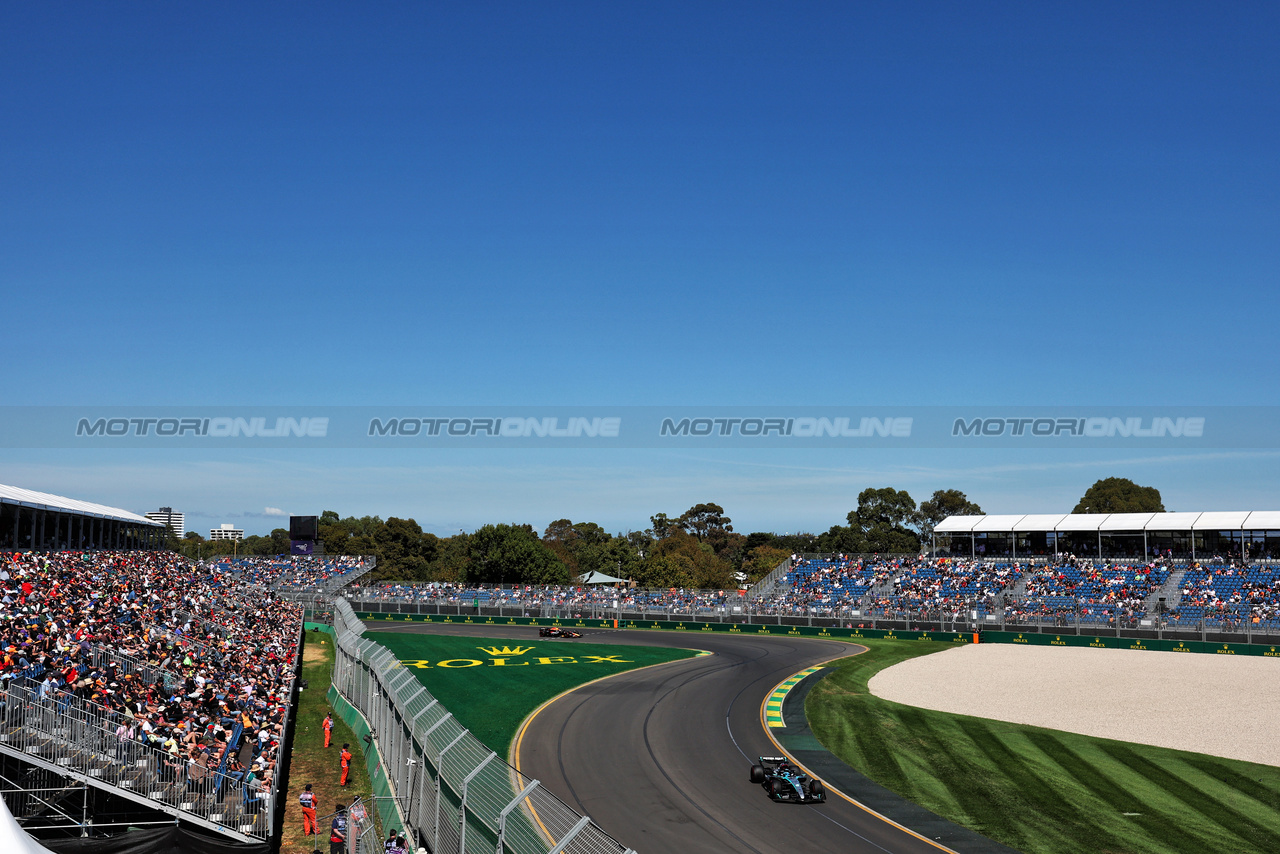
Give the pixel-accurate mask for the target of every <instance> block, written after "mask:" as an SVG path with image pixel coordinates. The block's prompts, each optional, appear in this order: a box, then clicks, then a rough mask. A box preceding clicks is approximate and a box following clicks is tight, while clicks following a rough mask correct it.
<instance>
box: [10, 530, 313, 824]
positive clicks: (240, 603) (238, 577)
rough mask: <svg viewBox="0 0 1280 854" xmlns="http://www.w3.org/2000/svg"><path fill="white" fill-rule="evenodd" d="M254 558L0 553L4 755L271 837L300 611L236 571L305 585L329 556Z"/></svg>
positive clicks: (205, 821) (255, 577)
mask: <svg viewBox="0 0 1280 854" xmlns="http://www.w3.org/2000/svg"><path fill="white" fill-rule="evenodd" d="M250 569H253V567H241V568H239V569H237V570H236V571H230V570H229V568H228V567H227V566H226V565H225V564H221V563H213V564H209V565H201V564H194V563H192V562H190V561H188V560H186V559H184V558H182V557H179V556H177V555H174V554H172V553H165V552H145V551H134V552H60V553H49V554H36V553H14V554H10V555H4V556H2V557H0V583H2V586H3V606H4V607H3V610H2V612H0V648H2V649H3V658H2V659H0V702H2V703H3V725H4V732H3V734H0V750H3V751H5V752H9V751H10V750H16V751H17V752H18V756H19V758H22V759H23V760H25V761H30V762H34V763H36V764H38V765H39V764H41V763H42V762H44V763H46V764H49V765H52V766H54V770H57V768H59V767H61V768H68V767H70V768H75V769H76V770H78V771H80V773H83V774H85V775H86V776H88V777H89V778H91V779H93V780H95V781H98V783H99V784H100V785H102V786H106V787H113V788H114V789H115V790H117V791H123V792H126V793H133V794H134V795H135V796H140V795H141V796H145V799H146V800H147V801H149V802H152V803H154V804H155V805H157V806H158V807H161V808H163V807H166V806H167V807H169V808H170V812H171V813H172V814H178V815H181V816H182V817H185V818H188V819H190V820H192V821H193V822H194V823H196V824H201V825H204V826H206V827H211V828H215V829H219V830H223V831H229V832H231V833H232V834H233V835H236V836H238V837H239V838H242V839H246V840H247V839H266V838H268V836H269V835H270V826H269V824H270V822H269V819H264V818H263V816H264V815H269V814H270V810H269V809H264V807H267V806H269V805H271V804H273V803H275V799H276V794H277V787H278V784H279V779H278V773H277V768H278V761H279V758H280V757H279V750H280V746H281V745H282V744H283V743H284V741H285V735H286V728H287V725H288V718H289V712H290V708H291V704H292V696H293V682H294V674H295V670H296V663H297V655H298V643H299V640H300V637H301V628H302V623H301V619H302V609H301V607H300V606H299V605H296V604H293V603H291V602H288V601H285V600H283V599H282V598H280V597H279V596H278V595H276V594H274V593H271V592H267V591H264V590H263V589H262V588H263V585H260V584H256V583H250V579H246V577H245V576H246V575H251V578H252V579H253V580H256V581H263V580H274V581H277V582H279V581H281V580H282V579H283V581H284V583H286V584H291V585H301V586H305V585H306V584H307V583H310V584H312V585H316V584H319V583H322V582H324V581H325V580H327V579H329V578H331V577H333V575H334V573H335V571H336V567H335V566H334V565H322V564H316V565H312V566H301V565H298V564H290V566H289V568H288V570H287V571H286V570H283V569H282V570H281V573H282V575H281V576H280V577H278V578H276V577H272V576H270V574H269V571H268V570H263V572H264V573H267V574H265V575H264V574H262V573H259V574H257V575H252V574H251V573H250Z"/></svg>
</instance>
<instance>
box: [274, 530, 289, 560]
mask: <svg viewBox="0 0 1280 854" xmlns="http://www.w3.org/2000/svg"><path fill="white" fill-rule="evenodd" d="M292 548H293V547H292V545H291V544H290V542H289V532H288V531H287V530H286V529H284V528H276V529H274V530H273V531H272V532H271V553H272V554H276V555H287V554H289V552H290V551H291V550H292Z"/></svg>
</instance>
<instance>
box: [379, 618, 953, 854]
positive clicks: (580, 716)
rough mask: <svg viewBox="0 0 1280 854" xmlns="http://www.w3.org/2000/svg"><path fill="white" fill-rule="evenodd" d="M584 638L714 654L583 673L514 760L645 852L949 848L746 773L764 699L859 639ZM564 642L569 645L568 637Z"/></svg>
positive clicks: (432, 627) (604, 632) (771, 749)
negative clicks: (589, 676) (775, 795)
mask: <svg viewBox="0 0 1280 854" xmlns="http://www.w3.org/2000/svg"><path fill="white" fill-rule="evenodd" d="M367 625H368V627H369V629H370V630H371V631H374V632H395V633H402V632H407V633H415V634H419V633H420V634H449V635H461V636H467V637H488V638H499V639H511V640H516V641H524V642H534V641H539V640H540V639H539V638H538V636H537V629H536V628H533V627H514V626H497V625H458V624H453V625H441V624H417V623H414V624H400V625H387V624H385V623H370V624H367ZM584 635H585V637H584V638H583V639H582V640H583V641H584V642H587V643H591V644H600V643H604V644H616V645H622V646H645V647H670V648H686V649H687V648H691V647H692V648H697V649H700V650H703V651H706V652H709V653H711V654H710V655H705V656H699V657H694V658H686V659H682V660H678V661H674V662H671V663H667V664H661V665H658V666H654V667H648V668H643V669H638V670H631V671H627V672H624V673H620V674H618V675H613V676H610V677H609V678H607V679H601V680H598V681H594V682H590V683H588V684H585V685H582V686H580V687H578V688H576V689H573V690H571V691H568V692H567V693H565V694H563V695H561V696H560V697H558V698H557V699H555V700H554V701H552V702H549V703H546V704H544V705H543V706H542V707H541V708H539V709H538V710H537V711H536V712H535V713H534V714H532V715H530V717H529V718H528V720H526V721H525V724H524V726H523V727H522V728H521V729H520V731H519V733H518V734H517V737H516V739H515V741H514V742H513V744H512V751H511V756H510V761H511V763H512V764H513V765H515V766H516V767H518V768H519V769H520V770H521V771H522V772H523V773H524V774H527V775H529V776H531V777H534V778H536V779H538V780H540V781H541V782H542V784H543V785H544V786H546V787H547V788H548V789H550V790H551V791H552V792H554V793H555V794H556V795H557V796H558V797H559V798H561V799H562V800H564V801H565V802H566V803H567V804H569V805H570V806H571V807H573V808H574V809H576V810H578V811H579V812H581V813H584V814H586V815H590V816H591V818H592V819H593V820H594V821H595V822H596V823H597V824H598V825H599V826H600V827H601V828H602V829H603V830H605V831H606V832H607V833H609V834H610V835H612V836H613V837H614V838H615V839H618V840H619V841H620V842H622V843H623V844H625V845H628V846H630V847H632V848H635V849H636V850H637V851H639V852H641V854H651V852H666V851H680V852H689V854H695V853H696V852H708V854H711V852H717V854H719V852H754V854H772V852H795V851H847V852H888V854H916V852H922V853H923V852H928V853H929V854H937V852H939V851H947V850H950V849H947V848H945V847H943V846H942V845H940V844H939V843H937V842H935V841H933V840H931V839H928V838H926V837H924V836H923V835H921V834H918V833H915V832H913V831H911V830H908V829H906V828H905V827H901V826H899V825H897V824H895V823H893V822H891V821H888V820H886V819H885V818H883V817H881V816H879V815H877V814H876V813H874V812H872V811H871V810H869V809H867V808H865V807H863V806H862V805H860V804H859V803H857V802H855V801H853V800H852V799H851V798H848V797H845V796H844V795H843V794H841V793H840V792H838V791H837V790H834V789H832V790H831V791H830V792H829V795H828V799H827V802H826V803H825V804H820V805H799V804H788V803H781V804H779V803H773V802H772V801H770V800H769V798H768V796H767V795H766V794H765V792H764V791H763V789H762V788H761V787H760V786H757V785H753V784H751V783H750V782H749V780H748V772H749V771H750V766H751V765H752V764H753V763H755V762H756V760H757V757H759V756H762V755H778V754H779V752H780V750H781V748H780V746H779V745H778V743H776V742H775V741H773V740H772V739H771V738H770V736H769V734H768V731H767V728H766V726H765V723H764V705H765V701H766V698H767V697H768V696H769V694H770V693H771V692H772V691H773V689H774V688H775V687H776V686H777V685H778V684H779V683H780V682H782V681H783V680H785V679H787V678H788V677H790V676H792V675H793V674H795V673H797V672H799V671H802V670H805V669H806V668H809V667H813V666H815V665H819V664H823V663H824V662H827V661H831V660H833V659H838V658H844V657H846V656H849V655H853V654H856V653H858V652H860V651H862V649H863V647H861V646H858V645H857V644H852V643H847V642H841V641H834V640H825V639H819V638H796V637H776V636H775V637H752V636H733V635H720V634H712V633H700V634H698V635H697V636H696V637H692V636H689V635H687V634H677V633H674V632H671V633H669V632H656V631H627V630H608V629H593V630H587V631H585V632H584ZM556 643H557V645H559V644H563V645H564V647H565V648H566V649H565V653H564V654H565V655H566V656H568V655H572V651H571V649H572V645H573V644H574V643H575V641H572V640H565V641H556Z"/></svg>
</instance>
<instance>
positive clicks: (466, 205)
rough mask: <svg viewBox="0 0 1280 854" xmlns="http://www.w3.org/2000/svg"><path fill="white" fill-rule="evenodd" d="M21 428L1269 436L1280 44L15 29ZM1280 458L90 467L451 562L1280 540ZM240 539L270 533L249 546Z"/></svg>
mask: <svg viewBox="0 0 1280 854" xmlns="http://www.w3.org/2000/svg"><path fill="white" fill-rule="evenodd" d="M0 16H2V17H0V21H2V22H3V25H2V26H0V117H2V118H3V121H0V291H2V292H3V293H4V294H5V304H6V307H7V308H8V311H7V312H6V319H7V321H8V322H7V323H6V324H5V326H6V328H5V343H6V345H7V346H6V347H5V351H6V359H5V363H6V370H5V371H4V374H3V375H4V380H3V386H2V387H3V389H4V392H5V394H4V400H3V403H4V404H6V405H33V406H34V405H66V404H84V405H158V404H165V405H175V406H181V405H192V406H195V405H208V404H232V405H234V404H242V405H282V404H328V405H382V404H392V405H410V404H418V405H510V406H520V405H524V406H541V405H545V406H557V405H655V404H671V405H698V406H703V405H705V406H715V405H799V404H803V405H900V406H906V405H942V404H952V405H958V404H975V403H976V404H992V405H1019V404H1033V405H1070V404H1095V405H1157V406H1164V405H1167V406H1177V405H1190V404H1198V405H1219V404H1223V405H1226V404H1268V405H1269V404H1272V403H1274V402H1275V401H1276V400H1277V399H1278V398H1280V372H1278V371H1277V370H1276V368H1275V364H1276V360H1275V352H1276V344H1277V333H1276V325H1275V318H1276V317H1277V316H1278V312H1277V309H1280V305H1278V303H1280V288H1277V272H1278V271H1280V263H1278V262H1280V240H1277V239H1276V235H1277V234H1280V205H1278V204H1277V200H1278V199H1280V161H1278V160H1277V158H1276V156H1275V152H1276V151H1280V101H1278V100H1277V99H1276V98H1275V96H1274V93H1275V91H1276V85H1277V82H1280V80H1278V78H1280V59H1278V58H1277V54H1276V52H1275V50H1274V45H1275V44H1276V43H1277V40H1278V39H1277V37H1278V36H1280V9H1278V8H1277V7H1276V6H1275V5H1274V4H1263V3H1241V4H1231V5H1229V6H1225V7H1214V6H1211V5H1209V4H1177V3H1170V4H1159V5H1156V4H1138V3H1122V4H1116V3H1061V4H1015V3H966V4H960V3H954V4H947V3H919V4H907V3H884V4H844V3H829V4H819V3H813V4H784V3H772V4H733V5H728V4H719V3H716V4H713V3H671V4H588V3H582V4H563V3H561V4H553V3H546V4H519V3H509V4H508V3H487V4H486V3H467V4H462V3H457V4H407V3H406V4H361V5H359V6H353V5H350V4H306V5H303V4H290V5H286V4H278V5H275V4H273V5H270V6H268V7H266V8H263V7H262V6H261V4H232V3H223V4H203V5H201V6H199V7H193V6H189V5H182V4H179V5H173V4H159V3H152V4H145V3H137V4H116V5H111V6H101V5H100V6H94V5H88V6H85V5H71V4H25V5H18V4H10V5H9V6H7V7H6V8H5V9H4V10H3V11H2V12H0ZM1278 462H1280V460H1278V459H1277V457H1276V456H1275V455H1274V454H1271V453H1269V452H1266V451H1258V452H1255V453H1249V452H1232V453H1230V454H1225V453H1218V452H1213V451H1207V452H1198V453H1188V454H1181V455H1180V454H1170V453H1168V452H1164V451H1161V452H1154V451H1153V452H1149V453H1133V452H1126V451H1120V450H1117V451H1111V452H1093V453H1088V454H1086V453H1084V452H1076V453H1071V452H1062V451H1058V452H1053V453H1050V452H1039V453H1036V452H1032V451H1018V452H1013V451H1008V452H1003V453H1002V452H997V451H990V452H986V451H984V452H976V451H974V452H960V451H954V450H952V451H945V450H912V451H901V452H897V453H890V452H880V453H872V452H850V451H827V452H818V451H803V452H802V451H754V452H751V451H741V450H739V451H730V450H721V451H711V452H707V453H702V454H695V453H692V452H687V451H685V452H674V451H659V450H649V451H644V450H631V451H626V452H621V451H619V452H596V451H577V452H568V451H564V452H552V451H546V452H537V451H504V452H484V451H469V452H430V451H423V452H403V453H393V452H379V451H329V452H323V453H321V452H312V453H304V452H290V453H285V452H274V453H272V452H266V451H258V452H253V453H249V452H239V453H234V452H219V453H212V452H197V451H190V452H176V451H175V452H169V451H164V452H162V451H158V450H157V451H134V452H124V451H120V452H105V451H101V452H83V451H75V452H73V451H65V450H64V451H31V450H24V451H17V450H5V449H0V482H5V483H13V484H16V485H20V486H26V487H30V488H35V489H44V490H47V491H54V492H59V493H61V494H66V495H73V496H76V497H81V498H86V499H89V500H94V501H100V502H103V503H107V504H115V505H118V506H123V507H127V508H129V509H133V510H137V511H144V510H149V509H153V508H154V507H155V506H158V505H160V504H169V505H172V506H174V507H176V508H178V509H187V510H189V511H193V512H194V511H197V510H198V511H200V513H201V517H200V518H199V519H193V520H192V521H193V526H198V527H207V526H208V525H210V524H215V523H216V522H219V521H229V520H233V519H235V520H240V521H243V522H244V524H245V527H246V528H247V529H249V530H250V531H251V532H253V531H258V532H264V531H266V530H269V529H270V528H271V527H273V526H274V524H275V522H274V521H273V520H272V519H271V518H269V517H266V516H263V515H262V514H263V512H264V508H266V507H275V508H283V509H285V510H286V511H287V512H296V513H303V512H318V511H319V510H321V509H326V508H332V509H336V510H339V511H340V512H342V513H344V515H345V514H347V513H356V514H364V513H379V514H381V515H384V516H386V515H402V516H405V515H408V516H413V517H415V518H417V519H418V520H419V521H420V522H421V523H422V524H423V525H424V527H426V528H428V529H430V530H435V531H437V532H438V533H447V532H449V531H450V530H456V529H457V528H467V529H470V528H473V527H475V526H477V525H480V524H483V523H484V522H487V521H496V520H510V521H528V522H531V523H533V524H535V525H538V526H539V527H541V526H543V525H545V524H546V523H547V522H549V521H551V520H552V519H555V518H558V517H561V516H569V517H570V518H573V519H575V520H577V519H579V518H590V519H595V520H596V521H599V522H601V523H602V524H605V525H606V527H609V528H611V529H617V530H622V529H626V528H639V527H643V526H644V525H645V524H646V523H647V518H648V516H649V515H651V514H652V513H655V512H659V511H663V512H668V513H675V512H680V511H682V510H683V509H685V508H687V507H688V506H690V505H691V504H692V503H695V502H699V501H708V500H710V501H716V502H718V503H720V504H722V505H724V506H725V508H726V510H727V511H728V512H729V515H731V516H733V517H734V518H735V520H736V521H737V522H738V525H737V527H738V529H739V530H751V529H757V528H763V529H777V530H779V531H781V530H788V529H790V530H794V529H796V528H808V529H825V528H826V527H828V526H829V525H830V524H833V523H835V522H838V521H841V520H842V519H843V517H844V514H845V513H847V512H848V510H849V509H851V508H852V507H853V506H854V504H855V503H856V495H857V492H858V491H859V490H860V489H861V488H862V487H864V486H882V485H893V486H897V487H902V488H908V489H910V491H911V493H912V495H914V496H915V497H916V498H917V499H921V498H924V497H927V495H928V494H929V493H931V492H932V491H933V490H934V489H938V488H948V487H957V488H960V489H963V490H965V491H966V492H967V493H969V495H970V496H971V497H972V498H974V499H975V500H977V501H979V503H981V504H982V506H983V507H984V508H986V509H988V510H991V511H995V512H1020V511H1023V510H1026V511H1044V512H1049V511H1053V510H1059V509H1061V510H1064V511H1065V510H1067V509H1070V506H1071V505H1072V504H1074V502H1075V500H1076V499H1077V498H1078V497H1079V495H1080V493H1081V492H1083V490H1084V489H1085V488H1086V487H1087V486H1088V485H1089V484H1090V483H1092V482H1093V481H1094V480H1096V479H1098V478H1100V477H1107V476H1111V475H1120V476H1129V477H1132V478H1134V479H1135V480H1138V481H1139V482H1141V483H1144V484H1150V485H1154V486H1157V487H1159V488H1160V489H1161V490H1162V492H1163V493H1164V494H1165V498H1166V504H1167V505H1169V506H1172V507H1175V508H1176V509H1202V508H1203V509H1211V508H1222V509H1226V508H1235V507H1248V508H1254V507H1258V508H1274V507H1280V496H1276V493H1275V489H1274V486H1273V484H1275V483H1276V482H1277V475H1280V464H1278ZM250 514H258V515H257V516H254V515H250Z"/></svg>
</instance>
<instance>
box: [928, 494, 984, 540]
mask: <svg viewBox="0 0 1280 854" xmlns="http://www.w3.org/2000/svg"><path fill="white" fill-rule="evenodd" d="M981 515H982V508H981V507H979V506H978V505H977V504H974V503H973V502H972V501H970V500H969V497H968V496H967V495H965V494H964V493H963V492H961V491H960V490H958V489H939V490H937V491H936V492H934V493H933V497H932V498H929V499H926V500H925V501H921V502H920V513H919V515H918V517H917V518H918V519H919V526H920V540H921V542H927V541H928V540H929V538H930V537H932V536H933V529H934V528H936V527H937V526H938V523H939V522H941V521H942V520H943V519H946V518H947V517H948V516H981Z"/></svg>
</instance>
